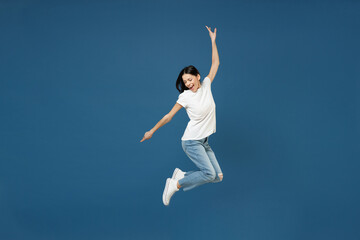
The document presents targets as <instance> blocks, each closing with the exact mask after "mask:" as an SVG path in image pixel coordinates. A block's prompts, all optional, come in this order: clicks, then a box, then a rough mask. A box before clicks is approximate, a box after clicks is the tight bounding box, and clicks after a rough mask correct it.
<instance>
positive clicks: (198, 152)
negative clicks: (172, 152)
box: [182, 140, 216, 172]
mask: <svg viewBox="0 0 360 240" xmlns="http://www.w3.org/2000/svg"><path fill="white" fill-rule="evenodd" d="M182 146H183V149H184V152H185V153H186V155H187V156H188V157H189V158H190V159H191V161H193V163H194V164H195V165H196V166H197V167H198V168H199V169H200V170H201V171H210V172H214V167H213V165H212V163H211V161H210V159H209V156H208V154H207V153H206V150H205V148H204V146H203V144H202V143H201V142H200V141H199V140H186V141H183V142H182ZM215 172H216V171H215Z"/></svg>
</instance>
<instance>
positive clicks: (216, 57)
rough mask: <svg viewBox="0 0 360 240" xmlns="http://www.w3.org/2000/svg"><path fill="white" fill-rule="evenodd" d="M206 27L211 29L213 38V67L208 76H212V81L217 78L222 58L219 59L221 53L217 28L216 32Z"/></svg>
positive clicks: (210, 33)
mask: <svg viewBox="0 0 360 240" xmlns="http://www.w3.org/2000/svg"><path fill="white" fill-rule="evenodd" d="M206 28H207V29H208V31H209V35H210V38H211V45H212V61H211V68H210V72H209V75H208V76H207V77H208V78H210V81H211V82H212V81H213V80H214V78H215V75H216V72H217V70H218V68H219V65H220V60H219V53H218V50H217V47H216V42H215V39H216V28H215V30H214V32H211V28H209V27H208V26H206Z"/></svg>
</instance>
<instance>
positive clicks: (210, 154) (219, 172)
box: [204, 137, 224, 183]
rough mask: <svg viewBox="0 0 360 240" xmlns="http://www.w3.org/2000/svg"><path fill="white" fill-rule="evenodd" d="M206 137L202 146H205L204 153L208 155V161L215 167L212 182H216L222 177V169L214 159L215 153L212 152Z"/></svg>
mask: <svg viewBox="0 0 360 240" xmlns="http://www.w3.org/2000/svg"><path fill="white" fill-rule="evenodd" d="M208 139H209V138H208V137H207V138H206V139H205V142H204V147H205V150H206V154H207V155H208V157H209V159H210V162H211V164H212V166H213V167H214V169H215V172H216V178H215V179H214V181H213V182H214V183H216V182H221V181H222V179H223V176H224V175H223V173H222V170H221V168H220V165H219V163H218V161H217V159H216V156H215V153H214V152H213V150H212V149H211V147H210V145H209V143H208Z"/></svg>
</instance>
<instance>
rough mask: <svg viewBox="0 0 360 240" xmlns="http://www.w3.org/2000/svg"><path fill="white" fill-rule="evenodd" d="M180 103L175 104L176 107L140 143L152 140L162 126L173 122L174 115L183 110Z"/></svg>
mask: <svg viewBox="0 0 360 240" xmlns="http://www.w3.org/2000/svg"><path fill="white" fill-rule="evenodd" d="M182 107H183V106H181V105H180V104H178V103H175V105H174V107H173V108H172V109H171V111H170V112H169V113H168V114H166V115H165V116H164V117H163V118H162V119H161V120H160V121H159V122H158V123H157V124H156V125H155V126H154V127H153V128H152V129H151V130H150V131H147V132H146V133H145V135H144V137H143V139H142V140H141V141H140V142H143V141H144V140H147V139H150V138H151V137H152V135H153V134H154V133H155V132H156V131H157V130H158V129H159V128H161V127H162V126H164V125H165V124H167V123H168V122H170V121H171V119H172V118H173V117H174V115H175V114H176V113H177V112H178V111H179V110H180V109H181V108H182Z"/></svg>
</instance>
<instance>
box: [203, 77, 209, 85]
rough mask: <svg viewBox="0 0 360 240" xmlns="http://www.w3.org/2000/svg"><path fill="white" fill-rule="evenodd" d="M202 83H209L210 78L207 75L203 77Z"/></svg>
mask: <svg viewBox="0 0 360 240" xmlns="http://www.w3.org/2000/svg"><path fill="white" fill-rule="evenodd" d="M202 84H204V85H211V80H210V78H209V77H205V78H204V80H203V81H202Z"/></svg>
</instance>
